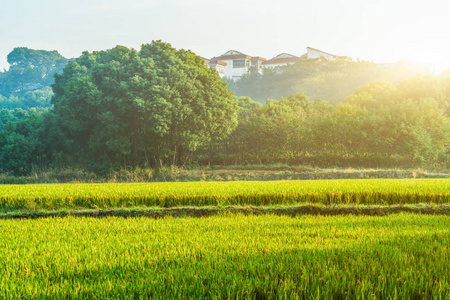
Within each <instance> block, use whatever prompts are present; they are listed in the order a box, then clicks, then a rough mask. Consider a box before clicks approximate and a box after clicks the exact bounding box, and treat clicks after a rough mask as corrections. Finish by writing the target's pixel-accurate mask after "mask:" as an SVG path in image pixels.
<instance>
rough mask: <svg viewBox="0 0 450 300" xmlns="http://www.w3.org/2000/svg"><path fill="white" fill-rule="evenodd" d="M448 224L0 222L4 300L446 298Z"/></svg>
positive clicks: (232, 219)
mask: <svg viewBox="0 0 450 300" xmlns="http://www.w3.org/2000/svg"><path fill="white" fill-rule="evenodd" d="M449 228H450V217H448V216H424V215H412V214H398V215H391V216H388V217H367V216H366V217H357V216H335V217H320V216H302V217H297V218H291V217H287V216H281V217H280V216H273V215H265V216H243V215H223V216H216V217H210V218H200V219H199V218H164V219H160V220H154V219H148V218H132V219H124V218H103V219H96V218H73V217H67V218H46V219H39V220H25V219H22V220H0V278H1V279H0V298H1V299H9V298H11V299H17V298H20V297H24V298H34V297H36V298H54V299H63V298H72V299H76V298H79V299H86V298H96V299H100V298H121V299H123V298H129V299H136V298H137V299H139V298H144V299H146V298H150V297H151V298H154V299H159V298H160V299H180V298H191V299H200V298H208V299H209V298H217V299H238V298H239V299H245V298H253V299H264V298H269V299H272V298H285V299H295V298H300V299H346V298H347V299H356V298H360V299H419V298H435V299H449V297H450V231H449Z"/></svg>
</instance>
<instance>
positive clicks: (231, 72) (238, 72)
mask: <svg viewBox="0 0 450 300" xmlns="http://www.w3.org/2000/svg"><path fill="white" fill-rule="evenodd" d="M237 60H238V61H241V60H244V67H242V68H234V67H233V61H234V60H233V59H227V60H221V61H223V62H226V63H227V65H226V66H225V68H224V76H226V77H229V78H233V79H235V80H237V79H239V78H241V76H242V75H244V74H245V73H247V72H248V70H249V66H250V61H249V60H248V59H237Z"/></svg>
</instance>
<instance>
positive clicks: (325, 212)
mask: <svg viewBox="0 0 450 300" xmlns="http://www.w3.org/2000/svg"><path fill="white" fill-rule="evenodd" d="M402 212H404V213H414V214H426V215H450V205H427V204H421V205H393V206H363V205H359V206H355V205H350V206H348V205H347V206H346V205H339V206H324V205H314V204H306V205H300V206H267V207H264V206H263V207H254V206H249V207H236V206H230V207H176V208H160V207H137V208H115V209H78V210H56V211H45V210H41V211H27V210H25V211H24V210H18V211H10V212H2V213H0V219H38V218H50V217H68V216H73V217H94V218H104V217H123V218H136V217H147V218H155V219H157V218H163V217H194V218H197V217H211V216H217V215H219V216H220V215H223V214H226V213H232V214H243V215H264V214H273V215H280V216H281V215H287V216H292V217H295V216H302V215H321V216H336V215H361V216H386V215H391V214H397V213H402Z"/></svg>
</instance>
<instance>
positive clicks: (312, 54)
mask: <svg viewBox="0 0 450 300" xmlns="http://www.w3.org/2000/svg"><path fill="white" fill-rule="evenodd" d="M306 50H307V52H306V53H305V54H303V55H302V56H301V58H306V59H316V58H324V59H326V60H329V61H334V60H345V61H352V58H351V57H348V56H338V55H334V54H331V53H327V52H324V51H321V50H318V49H314V48H311V47H306Z"/></svg>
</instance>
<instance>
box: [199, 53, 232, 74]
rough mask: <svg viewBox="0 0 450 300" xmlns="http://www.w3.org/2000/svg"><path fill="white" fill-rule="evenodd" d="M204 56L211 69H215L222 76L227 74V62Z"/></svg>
mask: <svg viewBox="0 0 450 300" xmlns="http://www.w3.org/2000/svg"><path fill="white" fill-rule="evenodd" d="M202 58H203V61H204V62H205V64H206V66H207V67H208V68H210V69H214V70H216V71H217V72H218V73H219V76H220V78H222V77H224V76H225V67H226V66H227V63H226V62H223V61H220V60H217V61H213V62H212V61H211V60H209V59H207V58H204V57H202Z"/></svg>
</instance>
